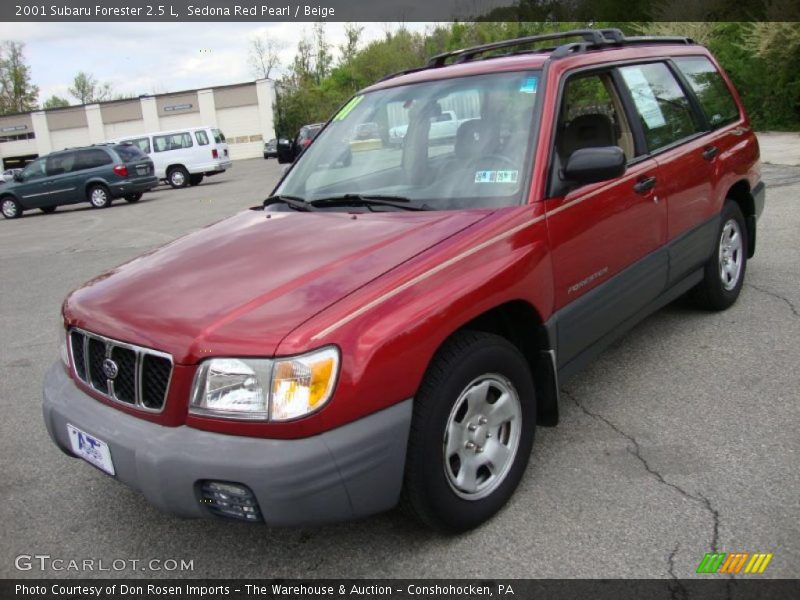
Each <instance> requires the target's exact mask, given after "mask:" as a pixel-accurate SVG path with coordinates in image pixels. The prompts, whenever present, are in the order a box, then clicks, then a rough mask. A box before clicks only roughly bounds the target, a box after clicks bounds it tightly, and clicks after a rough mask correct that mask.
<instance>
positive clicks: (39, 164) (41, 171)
mask: <svg viewBox="0 0 800 600" xmlns="http://www.w3.org/2000/svg"><path fill="white" fill-rule="evenodd" d="M46 176H47V172H46V171H45V159H44V158H40V159H38V160H35V161H33V162H32V163H30V164H29V165H28V166H26V167H25V168H24V169H23V171H22V179H23V180H24V181H35V180H37V179H41V178H42V177H46Z"/></svg>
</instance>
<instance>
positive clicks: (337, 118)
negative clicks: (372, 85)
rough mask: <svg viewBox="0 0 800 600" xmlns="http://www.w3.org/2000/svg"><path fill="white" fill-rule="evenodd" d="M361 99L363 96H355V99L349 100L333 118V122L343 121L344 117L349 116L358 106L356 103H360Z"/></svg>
mask: <svg viewBox="0 0 800 600" xmlns="http://www.w3.org/2000/svg"><path fill="white" fill-rule="evenodd" d="M363 99H364V96H356V97H355V98H353V99H352V100H350V102H348V103H347V104H345V105H344V106H343V107H342V110H340V111H339V114H337V115H336V116H335V117H333V120H334V121H342V120H344V119H345V117H347V115H349V114H350V111H352V110H353V109H354V108H355V107H356V106H358V103H359V102H361V101H362V100H363Z"/></svg>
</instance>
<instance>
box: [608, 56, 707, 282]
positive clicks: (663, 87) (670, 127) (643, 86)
mask: <svg viewBox="0 0 800 600" xmlns="http://www.w3.org/2000/svg"><path fill="white" fill-rule="evenodd" d="M620 74H621V76H622V79H623V81H624V82H625V84H626V86H627V87H628V89H629V91H630V94H631V96H632V98H633V103H634V105H635V107H636V110H637V114H638V121H639V126H640V128H641V135H642V136H643V138H644V144H645V145H646V147H647V152H648V154H649V155H650V156H652V157H654V158H655V160H656V162H657V163H658V174H657V179H658V183H657V189H658V193H659V194H660V197H661V199H662V201H664V202H665V205H666V207H667V240H668V241H669V242H670V244H669V246H668V254H669V259H670V260H669V278H668V284H670V285H671V284H674V283H677V282H679V281H680V280H681V279H683V278H684V277H686V276H687V275H688V274H689V273H690V272H691V271H693V270H695V269H696V268H697V267H698V266H699V265H701V264H702V263H703V262H705V260H706V259H707V258H708V256H709V254H710V252H711V249H712V245H713V238H714V236H715V235H716V228H717V223H716V221H714V220H713V219H712V217H713V214H714V210H713V208H712V207H713V196H714V187H715V179H716V175H715V172H714V159H715V156H716V154H714V153H713V151H711V150H710V147H711V144H709V141H708V139H707V137H706V136H705V135H704V133H703V123H702V118H701V116H700V115H699V113H698V111H697V108H696V106H695V105H694V104H693V100H692V99H691V98H690V94H689V93H687V90H686V89H685V88H684V87H683V85H682V82H681V81H680V76H678V75H676V73H675V71H673V69H671V68H670V65H669V64H668V63H666V62H652V63H646V64H638V65H630V66H625V67H622V68H620Z"/></svg>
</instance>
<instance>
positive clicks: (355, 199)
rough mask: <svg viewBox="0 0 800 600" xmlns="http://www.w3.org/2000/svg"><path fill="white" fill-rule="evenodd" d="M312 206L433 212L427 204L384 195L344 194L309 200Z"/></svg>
mask: <svg viewBox="0 0 800 600" xmlns="http://www.w3.org/2000/svg"><path fill="white" fill-rule="evenodd" d="M307 202H308V204H311V205H312V206H355V205H359V204H361V205H364V206H367V207H369V206H392V207H394V208H400V209H402V210H431V208H430V207H429V206H428V205H427V204H418V203H416V202H413V201H412V200H410V199H409V198H405V197H403V196H387V195H383V194H342V195H341V196H330V197H328V198H317V199H315V200H308V201H307Z"/></svg>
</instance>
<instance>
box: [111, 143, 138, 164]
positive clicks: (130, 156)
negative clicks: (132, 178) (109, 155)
mask: <svg viewBox="0 0 800 600" xmlns="http://www.w3.org/2000/svg"><path fill="white" fill-rule="evenodd" d="M114 150H116V152H117V154H119V157H120V158H121V159H122V160H123V162H131V161H134V160H139V159H140V158H144V153H143V152H142V151H141V150H140V149H139V146H134V145H133V144H120V145H118V146H114Z"/></svg>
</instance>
